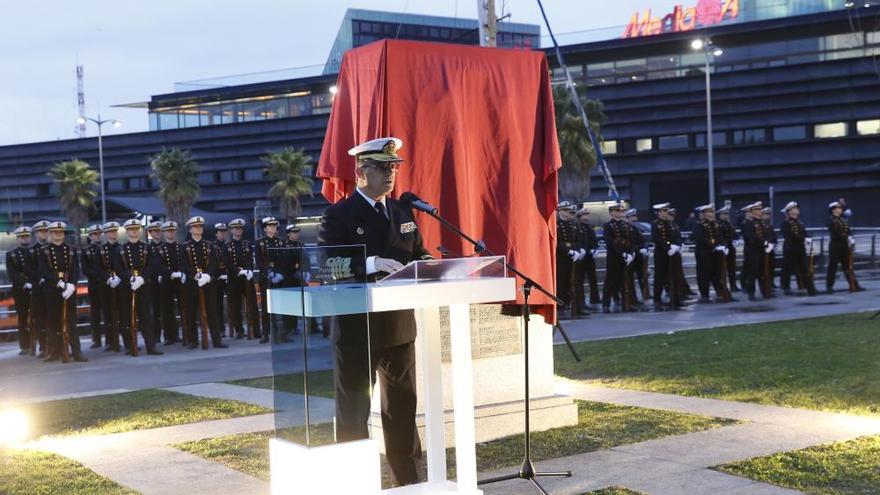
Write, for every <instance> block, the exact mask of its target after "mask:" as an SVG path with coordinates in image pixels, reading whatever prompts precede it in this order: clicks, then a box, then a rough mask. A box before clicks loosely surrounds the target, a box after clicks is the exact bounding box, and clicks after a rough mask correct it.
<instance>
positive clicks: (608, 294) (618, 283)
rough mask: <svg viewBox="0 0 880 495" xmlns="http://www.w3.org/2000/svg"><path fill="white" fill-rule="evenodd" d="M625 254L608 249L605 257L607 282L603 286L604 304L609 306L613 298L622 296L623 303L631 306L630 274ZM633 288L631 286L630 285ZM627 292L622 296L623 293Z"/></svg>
mask: <svg viewBox="0 0 880 495" xmlns="http://www.w3.org/2000/svg"><path fill="white" fill-rule="evenodd" d="M627 272H628V270H627V266H626V263H624V261H623V256H622V255H621V254H620V253H617V252H612V251H608V254H607V256H606V258H605V284H604V285H603V286H602V305H603V306H609V305H610V304H611V300H612V299H613V298H620V302H621V304H623V305H625V306H626V307H628V306H629V302H630V301H629V295H628V291H626V290H625V288H626V286H627V285H628V284H629V282H628V280H627V278H628V277H629V276H630V275H629V274H628V273H627ZM630 289H631V287H630ZM624 292H627V293H625V294H623V295H622V296H621V294H622V293H624Z"/></svg>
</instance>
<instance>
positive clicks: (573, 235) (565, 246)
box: [556, 201, 587, 318]
mask: <svg viewBox="0 0 880 495" xmlns="http://www.w3.org/2000/svg"><path fill="white" fill-rule="evenodd" d="M576 209H577V207H575V206H574V205H573V204H571V203H570V202H568V201H562V202H560V203H559V204H558V205H557V206H556V295H557V296H558V297H559V299H562V300H563V301H564V302H565V305H566V306H568V308H569V309H570V310H571V317H572V318H577V317H579V316H581V315H583V314H585V313H584V312H583V308H582V306H583V304H584V301H583V297H580V298H579V297H578V294H581V295H582V294H583V288H581V290H577V288H576V284H577V281H576V279H577V278H578V276H577V273H576V272H577V266H576V265H577V264H578V263H579V262H580V261H581V260H582V259H583V258H585V257H586V255H587V251H586V249H584V247H583V246H582V244H583V243H582V241H581V228H580V227H579V226H578V224H577V222H576V221H575V219H574V212H575V210H576Z"/></svg>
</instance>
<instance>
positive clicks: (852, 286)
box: [846, 246, 859, 292]
mask: <svg viewBox="0 0 880 495" xmlns="http://www.w3.org/2000/svg"><path fill="white" fill-rule="evenodd" d="M853 247H855V246H853ZM853 247H850V246H847V256H846V279H847V282H849V291H850V292H856V291H857V290H858V287H859V283H858V282H856V272H855V267H854V266H853V265H854V263H853V258H855V251H854V250H853Z"/></svg>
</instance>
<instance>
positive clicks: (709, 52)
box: [691, 38, 724, 204]
mask: <svg viewBox="0 0 880 495" xmlns="http://www.w3.org/2000/svg"><path fill="white" fill-rule="evenodd" d="M691 48H693V49H694V50H697V51H699V50H702V51H703V53H704V54H705V55H706V60H705V72H706V152H707V155H708V160H709V202H710V203H712V204H715V149H714V146H713V142H712V138H713V137H714V136H712V73H711V71H710V69H711V67H710V66H709V62H710V57H719V56H721V54H722V53H724V52H723V51H722V50H721V48H718V47H717V46H715V45H714V44H713V43H712V40H710V39H703V38H697V39H695V40H693V41H691Z"/></svg>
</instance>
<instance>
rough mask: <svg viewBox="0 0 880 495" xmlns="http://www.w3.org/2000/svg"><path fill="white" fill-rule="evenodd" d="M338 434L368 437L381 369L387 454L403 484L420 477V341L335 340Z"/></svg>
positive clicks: (350, 437) (341, 437)
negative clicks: (372, 343) (345, 342)
mask: <svg viewBox="0 0 880 495" xmlns="http://www.w3.org/2000/svg"><path fill="white" fill-rule="evenodd" d="M334 350H335V373H334V376H335V387H336V439H337V440H338V441H340V442H346V441H351V440H361V439H364V438H368V437H369V431H368V428H367V420H368V419H369V416H370V386H371V385H375V383H376V375H377V374H378V376H379V383H380V386H381V388H382V430H383V432H384V437H385V455H386V457H387V458H388V464H389V465H390V466H391V472H392V473H393V474H394V478H395V480H396V481H397V484H399V485H408V484H412V483H417V482H418V481H419V474H418V470H417V468H416V460H417V459H419V458H420V457H421V455H422V448H421V443H420V441H419V434H418V431H417V430H416V402H417V399H416V355H415V343H413V342H409V343H406V344H402V345H396V346H391V347H381V348H376V347H372V348H370V347H368V346H366V345H340V344H338V343H337V344H336V345H335V348H334Z"/></svg>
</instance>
